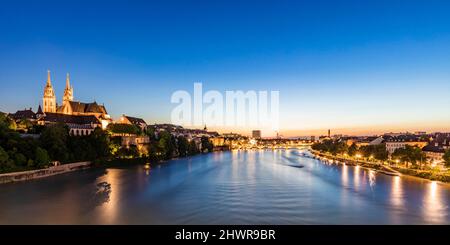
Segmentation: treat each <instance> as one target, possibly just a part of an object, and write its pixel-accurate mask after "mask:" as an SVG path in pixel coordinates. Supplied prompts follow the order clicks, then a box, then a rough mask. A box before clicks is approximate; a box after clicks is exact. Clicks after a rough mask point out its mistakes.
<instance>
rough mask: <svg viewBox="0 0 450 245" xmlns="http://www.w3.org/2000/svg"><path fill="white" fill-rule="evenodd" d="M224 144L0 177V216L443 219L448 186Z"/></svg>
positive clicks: (448, 214) (136, 220) (63, 220)
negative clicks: (141, 160) (12, 179)
mask: <svg viewBox="0 0 450 245" xmlns="http://www.w3.org/2000/svg"><path fill="white" fill-rule="evenodd" d="M301 152H302V150H296V149H292V150H274V151H272V150H259V151H231V152H217V153H211V154H205V155H198V156H194V157H190V158H184V159H177V160H172V161H169V162H167V163H164V164H161V165H158V166H156V167H153V168H152V169H150V170H146V169H144V167H143V166H141V165H132V166H127V167H120V168H117V167H114V168H94V169H87V170H81V171H77V172H72V173H67V174H62V175H58V176H53V177H49V178H45V179H38V180H32V181H28V182H19V183H10V184H3V185H0V224H450V210H449V205H450V185H448V184H443V183H439V182H433V181H428V180H421V179H418V178H412V177H393V176H387V175H384V174H379V173H376V172H375V171H372V170H366V169H363V168H361V167H353V166H346V165H335V164H327V163H324V162H321V161H319V160H315V159H310V158H306V157H302V156H301V155H300V153H301Z"/></svg>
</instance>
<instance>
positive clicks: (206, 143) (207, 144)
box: [201, 136, 214, 152]
mask: <svg viewBox="0 0 450 245" xmlns="http://www.w3.org/2000/svg"><path fill="white" fill-rule="evenodd" d="M201 142H202V152H212V151H213V148H214V146H213V144H212V142H211V141H210V140H209V138H208V137H206V136H203V137H202V138H201Z"/></svg>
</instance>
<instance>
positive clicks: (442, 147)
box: [319, 132, 450, 165]
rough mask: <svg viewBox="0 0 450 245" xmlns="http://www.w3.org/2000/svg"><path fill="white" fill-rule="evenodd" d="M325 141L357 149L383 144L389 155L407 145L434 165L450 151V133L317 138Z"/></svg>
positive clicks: (440, 162)
mask: <svg viewBox="0 0 450 245" xmlns="http://www.w3.org/2000/svg"><path fill="white" fill-rule="evenodd" d="M326 139H335V140H340V141H344V142H346V143H347V145H349V146H350V145H352V144H353V143H355V144H356V145H357V146H358V147H362V146H368V145H380V144H385V145H386V151H387V152H388V153H389V154H392V153H394V152H395V150H397V149H401V148H405V147H406V146H407V145H410V146H415V147H418V148H420V149H422V151H423V152H424V153H425V154H426V156H427V158H428V160H429V161H430V162H431V163H432V164H435V165H437V164H442V163H443V156H444V154H445V152H446V151H447V150H450V133H429V134H427V133H426V132H415V133H386V134H383V135H378V136H343V135H333V136H331V135H330V133H328V136H322V137H320V138H319V140H326Z"/></svg>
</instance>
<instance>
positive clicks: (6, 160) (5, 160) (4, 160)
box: [0, 146, 12, 171]
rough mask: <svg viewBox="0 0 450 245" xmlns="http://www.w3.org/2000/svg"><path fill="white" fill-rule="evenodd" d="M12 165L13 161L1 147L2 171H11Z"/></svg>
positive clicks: (0, 160) (0, 166)
mask: <svg viewBox="0 0 450 245" xmlns="http://www.w3.org/2000/svg"><path fill="white" fill-rule="evenodd" d="M11 165H12V160H10V159H9V155H8V153H7V152H6V151H5V150H4V149H3V147H1V146H0V170H3V171H4V170H6V169H9V168H10V167H11Z"/></svg>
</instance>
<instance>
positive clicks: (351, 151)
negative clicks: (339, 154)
mask: <svg viewBox="0 0 450 245" xmlns="http://www.w3.org/2000/svg"><path fill="white" fill-rule="evenodd" d="M357 152H358V146H357V145H356V143H353V144H352V145H351V146H350V147H349V148H348V151H347V154H348V155H349V156H351V157H352V156H354V155H356V153H357Z"/></svg>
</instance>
